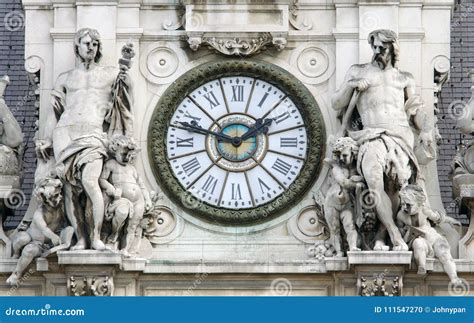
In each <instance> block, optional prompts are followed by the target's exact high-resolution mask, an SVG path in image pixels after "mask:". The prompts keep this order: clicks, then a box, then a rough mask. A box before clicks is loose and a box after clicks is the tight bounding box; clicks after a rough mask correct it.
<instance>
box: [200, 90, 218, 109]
mask: <svg viewBox="0 0 474 323" xmlns="http://www.w3.org/2000/svg"><path fill="white" fill-rule="evenodd" d="M204 98H205V99H206V100H207V101H209V104H210V108H211V109H214V108H215V107H217V106H218V105H219V104H220V102H219V100H217V98H216V96H215V95H214V92H209V93H207V94H204Z"/></svg>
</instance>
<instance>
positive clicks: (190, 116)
mask: <svg viewBox="0 0 474 323" xmlns="http://www.w3.org/2000/svg"><path fill="white" fill-rule="evenodd" d="M184 117H185V118H188V119H192V120H195V121H196V122H198V121H199V120H201V118H199V117H195V116H193V115H191V114H190V113H189V111H186V113H185V114H184Z"/></svg>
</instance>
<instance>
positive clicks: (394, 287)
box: [357, 273, 402, 296]
mask: <svg viewBox="0 0 474 323" xmlns="http://www.w3.org/2000/svg"><path fill="white" fill-rule="evenodd" d="M387 280H388V282H387ZM357 285H358V289H359V295H360V296H401V293H402V290H401V278H400V276H395V277H389V278H386V277H385V273H381V274H374V277H373V278H372V279H369V278H367V277H365V276H360V278H359V280H358V282H357Z"/></svg>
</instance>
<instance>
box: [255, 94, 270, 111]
mask: <svg viewBox="0 0 474 323" xmlns="http://www.w3.org/2000/svg"><path fill="white" fill-rule="evenodd" d="M267 97H268V92H267V93H265V94H264V95H263V97H262V99H261V100H260V102H259V103H258V104H257V107H259V108H261V107H262V105H263V103H264V102H265V100H266V99H267Z"/></svg>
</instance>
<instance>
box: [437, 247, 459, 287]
mask: <svg viewBox="0 0 474 323" xmlns="http://www.w3.org/2000/svg"><path fill="white" fill-rule="evenodd" d="M433 250H434V253H435V257H436V258H438V260H439V261H440V262H441V264H442V265H443V268H444V271H445V272H446V274H448V277H449V279H450V281H451V283H453V284H458V283H459V282H460V279H459V278H458V274H457V272H456V263H455V262H454V259H453V257H452V256H451V251H450V248H449V244H448V241H446V239H444V238H440V239H438V240H437V241H436V242H435V243H434V245H433Z"/></svg>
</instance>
